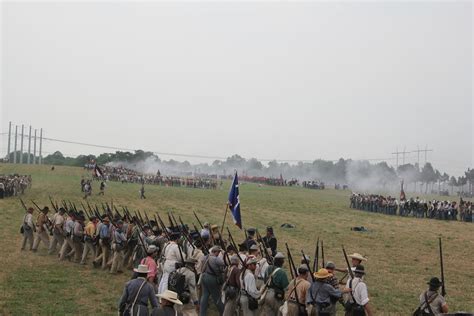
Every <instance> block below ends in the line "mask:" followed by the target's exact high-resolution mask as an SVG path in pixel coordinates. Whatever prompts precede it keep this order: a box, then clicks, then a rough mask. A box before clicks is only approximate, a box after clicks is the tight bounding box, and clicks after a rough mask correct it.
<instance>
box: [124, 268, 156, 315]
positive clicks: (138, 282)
mask: <svg viewBox="0 0 474 316" xmlns="http://www.w3.org/2000/svg"><path fill="white" fill-rule="evenodd" d="M133 271H134V272H136V273H137V278H136V279H132V280H130V281H128V282H127V283H126V284H125V288H124V290H123V294H122V297H121V298H120V301H119V315H123V316H132V315H133V316H148V315H149V313H148V301H149V302H150V304H151V306H152V308H157V307H158V301H157V299H156V296H155V291H154V290H153V286H151V284H150V283H148V282H147V281H146V276H147V274H148V272H149V271H148V268H147V266H145V265H139V266H138V268H137V269H133Z"/></svg>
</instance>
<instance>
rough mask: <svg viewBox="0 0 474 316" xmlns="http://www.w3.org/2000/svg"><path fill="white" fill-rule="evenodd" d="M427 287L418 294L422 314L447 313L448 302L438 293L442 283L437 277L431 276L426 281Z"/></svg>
mask: <svg viewBox="0 0 474 316" xmlns="http://www.w3.org/2000/svg"><path fill="white" fill-rule="evenodd" d="M428 285H429V288H428V290H427V291H425V292H423V293H421V295H420V307H419V308H420V311H421V312H422V313H423V315H441V314H443V313H448V304H446V300H445V299H444V297H443V296H442V295H441V294H439V293H438V291H439V288H440V287H441V285H443V282H441V281H440V280H439V279H438V278H437V277H433V278H431V280H430V281H429V282H428Z"/></svg>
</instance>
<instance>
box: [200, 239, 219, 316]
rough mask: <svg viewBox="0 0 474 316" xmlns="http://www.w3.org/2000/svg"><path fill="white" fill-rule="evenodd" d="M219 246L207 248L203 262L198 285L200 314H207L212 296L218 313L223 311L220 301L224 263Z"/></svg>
mask: <svg viewBox="0 0 474 316" xmlns="http://www.w3.org/2000/svg"><path fill="white" fill-rule="evenodd" d="M221 250H222V249H221V247H219V246H214V247H212V248H211V249H210V250H209V254H208V255H207V256H206V258H205V261H204V264H203V267H202V268H203V273H202V275H201V282H200V286H201V289H202V295H201V303H200V305H201V306H200V311H199V315H200V316H206V315H207V308H208V302H209V297H212V300H213V301H214V304H215V305H216V307H217V310H218V311H219V314H222V313H223V311H224V305H223V304H222V301H221V287H222V285H223V283H224V282H223V279H224V275H223V273H224V268H225V263H224V261H223V260H222V259H221V258H220V257H219V254H220V252H221Z"/></svg>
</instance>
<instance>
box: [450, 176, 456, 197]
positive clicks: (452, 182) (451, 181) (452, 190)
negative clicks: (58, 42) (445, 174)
mask: <svg viewBox="0 0 474 316" xmlns="http://www.w3.org/2000/svg"><path fill="white" fill-rule="evenodd" d="M449 185H450V186H451V195H453V194H454V187H457V186H458V182H457V181H456V178H455V177H454V176H452V177H451V179H450V180H449Z"/></svg>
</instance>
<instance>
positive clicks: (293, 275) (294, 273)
mask: <svg viewBox="0 0 474 316" xmlns="http://www.w3.org/2000/svg"><path fill="white" fill-rule="evenodd" d="M285 246H286V252H287V253H288V262H289V263H290V272H291V278H296V277H297V276H298V271H297V270H296V267H295V263H294V262H293V257H292V256H291V252H290V248H289V247H288V244H287V243H285Z"/></svg>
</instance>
